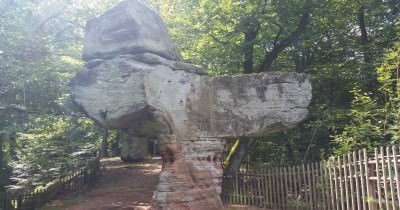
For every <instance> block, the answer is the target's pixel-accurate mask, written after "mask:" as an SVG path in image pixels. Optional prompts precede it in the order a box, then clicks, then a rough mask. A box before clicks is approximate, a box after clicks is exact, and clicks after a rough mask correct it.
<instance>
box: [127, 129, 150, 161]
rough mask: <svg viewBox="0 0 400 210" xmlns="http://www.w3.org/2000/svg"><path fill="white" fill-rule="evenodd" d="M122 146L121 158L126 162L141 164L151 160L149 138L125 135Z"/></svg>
mask: <svg viewBox="0 0 400 210" xmlns="http://www.w3.org/2000/svg"><path fill="white" fill-rule="evenodd" d="M120 145H121V152H120V157H121V160H122V161H124V162H140V161H143V160H147V159H149V158H150V155H149V142H148V138H143V137H135V136H132V135H129V134H128V133H124V134H123V137H122V139H121V141H120Z"/></svg>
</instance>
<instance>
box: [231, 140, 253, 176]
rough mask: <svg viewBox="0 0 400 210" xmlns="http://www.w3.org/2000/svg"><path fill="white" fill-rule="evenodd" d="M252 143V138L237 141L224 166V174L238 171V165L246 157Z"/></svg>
mask: <svg viewBox="0 0 400 210" xmlns="http://www.w3.org/2000/svg"><path fill="white" fill-rule="evenodd" d="M253 142H254V138H250V139H243V138H242V139H238V140H236V143H235V146H233V147H232V149H231V151H230V153H229V156H228V158H227V160H226V161H225V162H226V163H227V164H226V165H225V172H228V173H234V172H236V171H238V170H239V168H240V164H241V163H242V161H243V160H244V158H245V157H246V154H247V151H248V150H249V149H250V147H251V145H252V144H253Z"/></svg>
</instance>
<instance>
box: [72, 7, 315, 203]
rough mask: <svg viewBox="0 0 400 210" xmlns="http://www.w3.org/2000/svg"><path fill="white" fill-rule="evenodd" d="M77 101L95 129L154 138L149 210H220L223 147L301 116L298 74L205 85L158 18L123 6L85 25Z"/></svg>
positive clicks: (303, 101) (306, 88)
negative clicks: (158, 158)
mask: <svg viewBox="0 0 400 210" xmlns="http://www.w3.org/2000/svg"><path fill="white" fill-rule="evenodd" d="M83 58H84V60H85V61H86V62H87V65H86V68H85V69H84V70H82V71H81V72H80V73H79V74H78V75H77V77H76V78H75V79H74V80H73V82H72V95H73V97H74V101H75V102H76V103H77V104H78V105H79V106H81V107H82V108H83V110H84V111H85V112H86V113H87V114H88V115H89V116H90V117H91V118H92V119H94V120H95V121H96V122H98V123H100V124H101V125H103V126H106V127H110V128H123V129H124V130H125V131H126V132H128V133H129V134H130V135H135V136H138V137H146V136H154V135H157V137H158V138H159V139H160V152H161V153H162V157H163V168H162V171H161V174H160V183H159V185H158V189H157V192H155V194H154V204H153V208H154V209H170V210H179V209H188V210H204V209H207V210H219V209H221V207H222V203H221V200H220V198H219V193H220V191H221V189H220V184H221V178H222V167H221V153H222V150H223V147H224V140H225V139H228V138H236V137H241V136H260V135H266V134H269V133H271V132H275V131H278V130H282V129H287V128H290V127H292V126H294V125H295V124H296V123H298V122H300V121H301V120H303V119H304V118H305V117H306V116H307V106H308V104H309V102H310V99H311V85H310V81H309V78H308V77H307V76H306V75H304V74H296V73H292V74H284V73H260V74H250V75H241V76H220V77H214V78H211V77H208V76H207V75H206V72H205V71H204V70H202V69H200V68H198V67H196V66H194V65H191V64H187V63H184V62H183V61H181V59H180V56H179V53H178V51H177V50H176V48H175V46H174V44H173V43H172V41H171V40H170V38H169V37H168V35H167V32H166V28H165V26H164V25H163V23H162V21H161V19H160V18H159V16H158V15H157V14H156V13H155V12H154V11H153V10H152V9H149V7H148V6H147V5H146V3H145V2H144V1H142V0H128V1H123V2H122V3H120V4H119V5H117V6H116V7H114V8H112V9H111V10H109V11H107V12H106V13H104V14H103V15H101V16H99V17H97V18H94V19H93V20H91V21H90V22H89V23H88V27H87V34H86V43H85V50H84V56H83Z"/></svg>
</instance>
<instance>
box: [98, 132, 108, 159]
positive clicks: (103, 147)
mask: <svg viewBox="0 0 400 210" xmlns="http://www.w3.org/2000/svg"><path fill="white" fill-rule="evenodd" d="M107 143H108V128H104V133H103V140H102V141H101V149H100V157H102V158H103V157H106V156H107Z"/></svg>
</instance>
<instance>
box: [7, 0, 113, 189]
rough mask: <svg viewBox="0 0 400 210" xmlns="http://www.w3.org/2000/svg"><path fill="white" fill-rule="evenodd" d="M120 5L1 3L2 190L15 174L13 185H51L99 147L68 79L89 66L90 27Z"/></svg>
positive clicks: (97, 1) (50, 1) (46, 0)
mask: <svg viewBox="0 0 400 210" xmlns="http://www.w3.org/2000/svg"><path fill="white" fill-rule="evenodd" d="M116 1H117V0H107V1H100V0H94V1H82V0H77V1H76V0H63V1H55V0H41V1H31V0H18V1H17V0H2V1H0V133H3V134H5V139H4V142H3V157H0V161H2V162H4V163H5V164H4V166H5V171H3V172H4V173H2V177H1V180H0V183H1V184H0V188H1V187H2V186H4V185H8V184H10V183H9V182H8V180H7V177H9V176H10V174H11V172H13V175H12V176H13V183H12V184H18V185H30V184H38V183H42V182H45V181H48V180H50V179H52V178H54V177H55V176H58V175H59V174H62V173H64V172H66V171H68V170H69V169H70V168H73V167H77V166H79V165H82V163H83V161H84V159H85V158H87V155H85V154H84V153H87V152H89V153H90V151H91V150H93V149H94V147H95V146H96V144H97V141H98V139H99V135H100V133H99V132H98V131H97V129H96V128H95V127H94V125H93V124H92V123H91V122H90V121H89V120H88V119H84V118H82V116H80V115H79V114H77V113H78V111H77V110H75V108H74V107H73V106H72V104H71V100H70V99H69V81H70V79H71V78H72V77H73V76H74V74H75V71H76V70H77V69H79V68H81V67H82V65H83V62H82V61H81V60H80V57H81V52H82V43H83V34H84V33H83V32H84V26H85V24H86V21H87V20H88V18H90V17H93V16H95V15H96V14H99V13H100V12H102V11H104V10H105V9H106V8H107V7H109V6H111V5H112V4H113V3H115V2H116ZM84 151H86V152H84ZM91 155H93V154H91ZM3 175H4V176H3ZM3 183H4V184H3Z"/></svg>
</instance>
